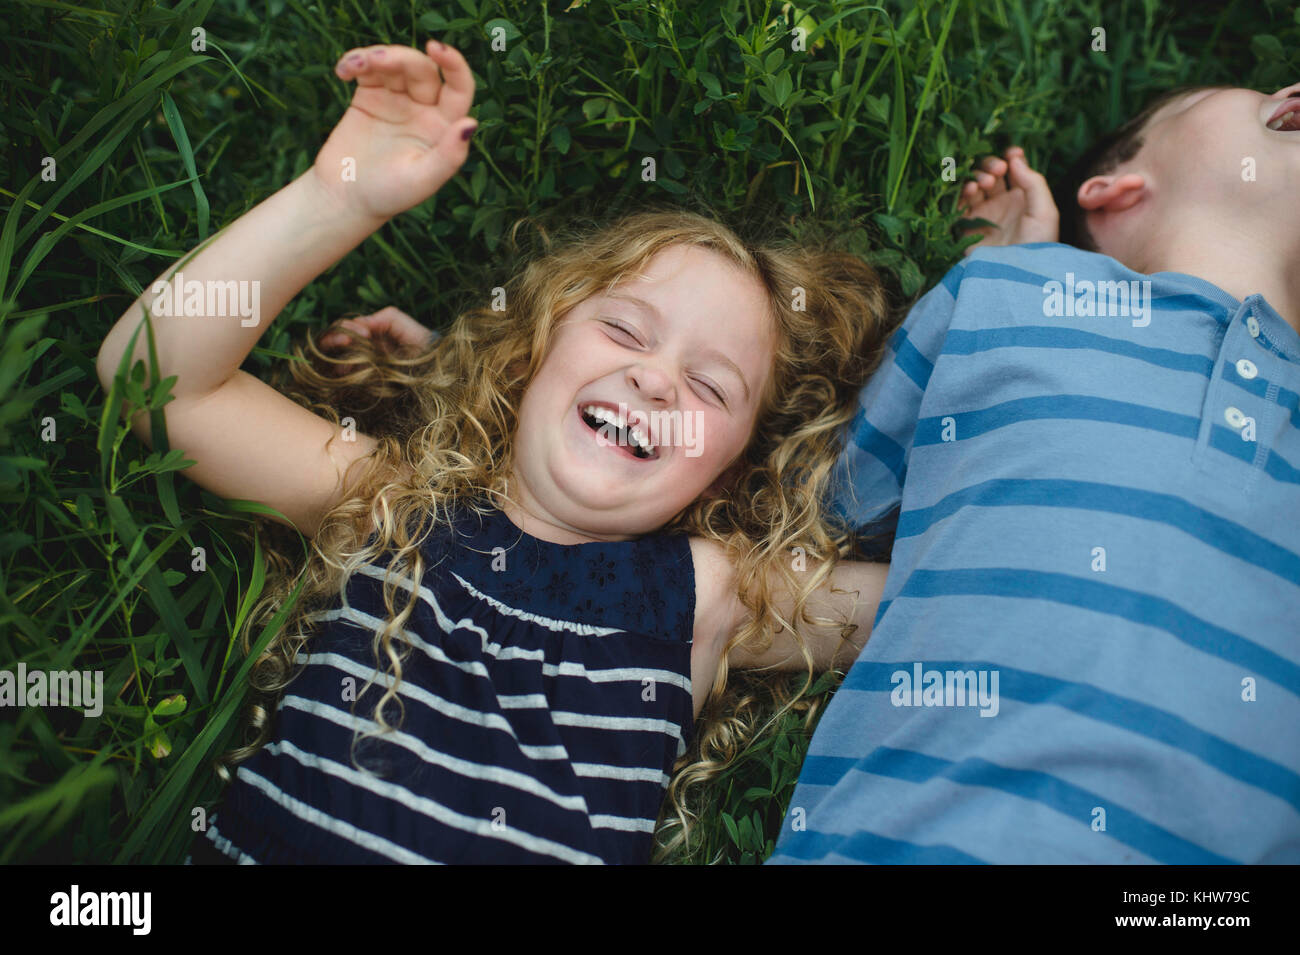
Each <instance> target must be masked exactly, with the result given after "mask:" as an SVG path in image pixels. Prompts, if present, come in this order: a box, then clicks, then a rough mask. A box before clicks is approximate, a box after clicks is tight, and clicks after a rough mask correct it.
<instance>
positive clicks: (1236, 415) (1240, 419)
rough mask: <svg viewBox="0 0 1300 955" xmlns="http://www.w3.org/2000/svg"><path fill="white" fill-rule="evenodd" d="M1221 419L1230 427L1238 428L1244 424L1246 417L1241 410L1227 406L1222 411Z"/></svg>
mask: <svg viewBox="0 0 1300 955" xmlns="http://www.w3.org/2000/svg"><path fill="white" fill-rule="evenodd" d="M1223 417H1224V418H1226V419H1227V421H1228V424H1230V425H1232V426H1233V427H1234V428H1240V427H1241V426H1242V425H1243V424H1245V423H1246V416H1245V415H1244V414H1242V413H1241V409H1240V408H1237V407H1234V406H1232V405H1229V406H1228V407H1227V408H1225V409H1224V411H1223Z"/></svg>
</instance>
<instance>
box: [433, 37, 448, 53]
mask: <svg viewBox="0 0 1300 955" xmlns="http://www.w3.org/2000/svg"><path fill="white" fill-rule="evenodd" d="M432 42H433V48H434V49H435V50H437V51H438V52H439V53H441V52H442V51H443V50H445V49H446V47H445V46H443V45H442V44H441V43H439V42H438V41H437V40H434V41H432Z"/></svg>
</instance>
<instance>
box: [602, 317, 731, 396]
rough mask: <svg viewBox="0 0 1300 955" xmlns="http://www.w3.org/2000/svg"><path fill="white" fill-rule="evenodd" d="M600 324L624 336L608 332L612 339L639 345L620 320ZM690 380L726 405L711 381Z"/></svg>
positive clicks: (603, 320) (609, 320)
mask: <svg viewBox="0 0 1300 955" xmlns="http://www.w3.org/2000/svg"><path fill="white" fill-rule="evenodd" d="M601 324H603V325H605V326H607V327H608V328H610V329H612V330H613V331H615V332H620V333H622V335H623V336H624V338H619V337H617V336H615V335H613V334H610V335H609V337H610V338H611V339H612V340H613V341H616V342H619V343H620V344H628V342H629V341H630V342H631V343H632V344H634V345H636V346H638V347H640V346H641V340H640V339H639V338H638V337H637V336H636V334H635V333H634V332H633V331H632V330H631V329H630V328H628V327H627V326H626V325H624V324H622V323H621V322H617V321H615V320H613V319H611V318H602V319H601ZM691 380H692V381H694V382H695V383H696V384H698V385H699V386H700V387H701V388H703V389H704V390H705V391H707V392H708V393H709V394H711V395H712V396H713V398H714V399H715V400H716V401H717V402H718V403H719V404H721V405H722V406H723V407H724V408H725V407H727V399H726V396H725V395H723V393H722V391H721V389H719V388H717V387H716V386H715V385H714V384H713V383H712V382H710V381H707V380H706V379H703V378H692V379H691Z"/></svg>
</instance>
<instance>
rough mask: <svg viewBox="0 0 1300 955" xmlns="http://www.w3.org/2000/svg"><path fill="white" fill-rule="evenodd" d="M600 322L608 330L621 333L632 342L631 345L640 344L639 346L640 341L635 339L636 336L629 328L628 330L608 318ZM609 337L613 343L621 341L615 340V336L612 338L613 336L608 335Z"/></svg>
mask: <svg viewBox="0 0 1300 955" xmlns="http://www.w3.org/2000/svg"><path fill="white" fill-rule="evenodd" d="M601 322H602V324H604V325H606V326H608V327H609V328H612V329H614V330H615V331H618V332H622V333H623V334H624V335H625V336H627V337H628V338H630V339H631V340H632V342H633V343H635V344H637V345H640V344H641V340H640V339H639V338H637V336H636V335H635V334H634V333H633V331H632V330H631V329H630V328H628V327H627V326H626V325H624V324H622V323H621V322H616V321H614V320H613V319H610V318H602V319H601ZM609 337H610V338H613V339H614V341H616V342H617V341H621V339H619V338H615V336H613V335H610V336H609Z"/></svg>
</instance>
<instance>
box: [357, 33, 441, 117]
mask: <svg viewBox="0 0 1300 955" xmlns="http://www.w3.org/2000/svg"><path fill="white" fill-rule="evenodd" d="M335 72H336V73H338V75H339V77H340V78H341V79H345V80H348V79H355V80H356V81H357V85H358V86H370V87H384V88H385V89H388V90H389V91H391V92H393V93H405V94H406V95H407V96H409V97H410V98H411V99H413V100H415V101H416V102H417V103H423V104H424V105H426V106H433V105H436V104H437V102H438V89H439V86H440V85H441V81H440V80H439V79H438V68H437V66H436V65H435V64H434V62H433V61H432V60H430V59H429V58H428V57H427V56H425V55H424V54H422V53H421V52H420V51H419V50H413V49H411V48H410V47H407V46H398V45H390V46H374V47H360V48H358V49H355V50H349V51H348V52H347V53H345V54H343V56H342V58H341V59H340V60H339V63H338V66H336V67H335Z"/></svg>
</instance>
